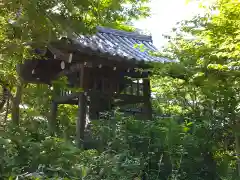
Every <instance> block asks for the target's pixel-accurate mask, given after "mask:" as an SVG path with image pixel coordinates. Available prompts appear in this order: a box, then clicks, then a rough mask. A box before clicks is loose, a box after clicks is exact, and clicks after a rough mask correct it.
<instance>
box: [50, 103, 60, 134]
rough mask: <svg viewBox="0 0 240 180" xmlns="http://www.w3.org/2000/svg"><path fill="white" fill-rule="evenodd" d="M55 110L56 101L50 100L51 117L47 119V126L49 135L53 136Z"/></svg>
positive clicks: (55, 118)
mask: <svg viewBox="0 0 240 180" xmlns="http://www.w3.org/2000/svg"><path fill="white" fill-rule="evenodd" d="M57 110H58V104H57V103H56V102H54V101H53V102H52V107H51V118H50V119H49V120H48V127H49V135H50V136H54V134H55V133H56V128H57Z"/></svg>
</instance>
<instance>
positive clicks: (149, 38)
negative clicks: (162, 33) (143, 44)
mask: <svg viewBox="0 0 240 180" xmlns="http://www.w3.org/2000/svg"><path fill="white" fill-rule="evenodd" d="M97 31H98V32H99V33H108V34H113V35H117V36H125V37H131V38H134V39H137V40H141V41H148V42H152V36H149V35H143V34H140V33H138V32H136V31H135V32H127V31H123V30H117V29H112V28H107V27H102V26H98V27H97Z"/></svg>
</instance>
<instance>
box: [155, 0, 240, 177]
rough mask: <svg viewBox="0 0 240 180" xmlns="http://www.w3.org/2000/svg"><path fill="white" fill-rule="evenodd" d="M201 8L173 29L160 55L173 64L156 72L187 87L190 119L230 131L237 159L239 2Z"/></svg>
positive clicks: (226, 1)
mask: <svg viewBox="0 0 240 180" xmlns="http://www.w3.org/2000/svg"><path fill="white" fill-rule="evenodd" d="M204 8H205V13H204V14H203V15H198V16H196V17H195V18H193V19H192V20H189V21H183V22H181V23H180V24H179V26H178V28H175V29H174V30H173V32H174V35H173V36H171V37H170V36H169V37H168V38H169V47H167V48H166V49H165V50H164V51H163V54H164V55H165V56H168V57H170V58H172V59H175V60H177V61H178V63H170V64H167V65H164V66H163V67H161V69H162V70H161V71H159V69H158V72H160V74H161V75H163V76H170V77H172V78H176V79H179V80H181V84H182V85H184V87H185V90H186V87H190V88H192V89H191V91H190V92H189V91H188V93H187V94H186V96H185V99H187V102H188V104H189V105H188V107H187V109H189V108H191V107H192V106H193V105H194V107H195V110H194V111H195V113H194V116H196V117H199V118H200V117H202V118H203V117H206V118H207V119H208V122H209V123H210V124H211V126H213V127H219V126H222V127H225V128H226V129H229V128H230V130H228V133H229V134H230V133H231V132H233V133H234V134H235V140H236V144H235V147H236V156H235V157H236V158H237V159H239V153H240V147H239V139H240V137H239V133H238V132H239V130H240V129H239V102H240V99H239V90H240V89H239V50H240V49H239V47H240V46H239V43H240V41H239V28H240V23H239V18H240V16H239V15H240V2H239V1H237V0H219V1H216V2H215V3H214V4H213V5H212V6H211V7H204ZM179 80H178V81H179ZM180 87H181V86H180ZM182 91H183V89H181V90H180V92H182ZM178 94H179V93H178ZM192 97H194V98H192ZM196 108H198V109H196ZM187 109H186V110H187ZM191 112H192V111H191ZM237 161H238V171H239V175H240V162H239V160H237Z"/></svg>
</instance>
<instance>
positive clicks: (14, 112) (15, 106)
mask: <svg viewBox="0 0 240 180" xmlns="http://www.w3.org/2000/svg"><path fill="white" fill-rule="evenodd" d="M22 90H23V82H20V84H18V85H17V91H16V95H15V97H14V98H13V106H12V122H13V124H15V125H17V126H18V125H19V122H20V116H19V115H20V113H19V111H20V108H19V105H20V103H21V98H22Z"/></svg>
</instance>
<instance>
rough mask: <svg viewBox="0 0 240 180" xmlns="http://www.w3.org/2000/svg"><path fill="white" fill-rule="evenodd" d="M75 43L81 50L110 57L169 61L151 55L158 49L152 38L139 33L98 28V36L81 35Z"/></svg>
mask: <svg viewBox="0 0 240 180" xmlns="http://www.w3.org/2000/svg"><path fill="white" fill-rule="evenodd" d="M74 43H75V44H78V45H79V46H80V47H81V49H91V51H92V52H100V53H101V54H104V55H107V56H110V57H121V58H124V59H126V60H135V61H148V62H149V61H154V62H156V61H157V62H168V61H169V60H168V59H167V58H162V57H156V56H154V55H151V53H152V52H157V48H156V47H154V45H153V43H152V37H151V36H146V35H141V34H139V33H137V32H126V31H120V30H115V29H110V28H103V27H98V28H97V33H96V34H94V35H91V36H87V35H84V36H83V35H80V36H78V37H77V38H76V39H74ZM139 45H140V46H139ZM139 47H141V48H139Z"/></svg>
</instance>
